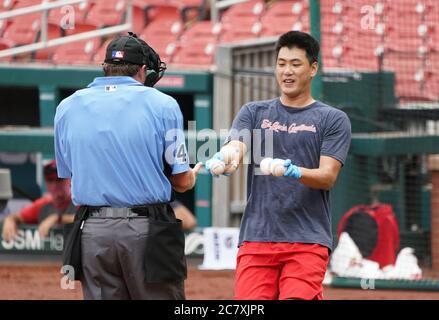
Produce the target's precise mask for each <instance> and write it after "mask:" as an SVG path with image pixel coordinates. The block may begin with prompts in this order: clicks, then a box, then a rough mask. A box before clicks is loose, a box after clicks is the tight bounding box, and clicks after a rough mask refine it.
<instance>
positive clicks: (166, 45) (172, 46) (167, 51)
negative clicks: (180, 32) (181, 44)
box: [147, 36, 178, 64]
mask: <svg viewBox="0 0 439 320" xmlns="http://www.w3.org/2000/svg"><path fill="white" fill-rule="evenodd" d="M147 43H148V45H150V46H151V47H152V48H153V49H154V51H155V52H157V54H158V55H159V56H160V59H161V60H162V61H164V62H166V63H167V64H169V63H170V62H171V61H172V58H173V56H174V54H175V52H176V51H177V48H178V43H177V40H176V39H175V37H173V36H168V37H153V38H150V39H149V40H148V41H147Z"/></svg>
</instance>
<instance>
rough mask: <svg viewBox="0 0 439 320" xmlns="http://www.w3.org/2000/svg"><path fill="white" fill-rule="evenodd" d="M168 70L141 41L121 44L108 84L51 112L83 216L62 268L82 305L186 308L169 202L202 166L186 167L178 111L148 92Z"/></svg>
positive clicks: (115, 46)
mask: <svg viewBox="0 0 439 320" xmlns="http://www.w3.org/2000/svg"><path fill="white" fill-rule="evenodd" d="M165 69H166V65H165V64H164V63H163V62H161V61H160V57H159V56H158V55H157V54H156V53H155V51H154V50H153V49H152V48H151V47H149V46H148V44H147V43H146V42H145V41H143V40H141V39H139V38H137V36H136V35H135V34H133V33H131V32H130V33H129V35H127V36H118V37H116V38H115V39H113V40H112V41H111V42H110V43H109V45H108V47H107V51H106V57H105V62H104V63H103V70H104V74H105V77H98V78H95V79H94V81H93V82H92V83H91V84H89V85H88V86H87V88H85V89H82V90H79V91H77V92H75V93H74V94H73V95H71V96H70V97H68V98H66V99H65V100H63V101H62V102H61V103H60V105H59V106H58V108H57V111H56V115H55V153H56V160H57V164H58V175H59V177H61V178H71V181H72V200H73V202H74V204H76V205H79V206H81V207H80V210H78V213H77V214H76V217H75V222H74V223H73V224H72V225H71V226H69V228H68V229H67V230H66V243H65V248H64V253H63V262H64V264H69V265H71V266H72V267H73V268H74V270H73V272H74V276H75V279H78V280H80V281H81V283H82V288H83V293H84V298H85V299H185V292H184V280H185V278H186V273H187V270H186V260H185V256H184V234H183V232H182V228H181V221H180V220H177V219H176V218H175V215H174V212H173V210H172V208H171V207H170V205H169V202H170V201H171V200H172V198H173V197H172V194H173V190H172V189H174V190H176V191H177V192H185V191H187V190H189V189H192V188H193V186H194V185H195V181H196V177H197V174H198V171H199V169H200V167H201V163H198V164H197V165H196V166H195V167H194V168H193V169H191V168H190V167H189V163H188V156H187V152H186V146H185V138H184V133H183V117H182V114H181V111H180V108H179V106H178V104H177V102H176V101H175V100H174V99H173V98H172V97H170V96H168V95H166V94H163V93H161V92H160V91H158V90H156V89H154V88H152V87H153V86H154V84H155V83H156V82H157V81H158V80H160V78H161V77H162V76H163V73H164V71H165ZM70 276H71V275H70Z"/></svg>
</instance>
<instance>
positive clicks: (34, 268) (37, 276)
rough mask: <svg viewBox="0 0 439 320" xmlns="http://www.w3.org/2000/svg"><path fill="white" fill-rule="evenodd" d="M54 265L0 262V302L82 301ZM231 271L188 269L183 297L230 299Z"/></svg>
mask: <svg viewBox="0 0 439 320" xmlns="http://www.w3.org/2000/svg"><path fill="white" fill-rule="evenodd" d="M60 272H61V266H60V264H59V263H58V262H39V263H35V262H13V263H12V262H2V263H1V264H0V287H1V288H2V290H0V299H2V300H6V299H37V300H39V299H54V300H57V299H64V300H70V299H82V292H81V284H80V283H79V282H75V288H74V289H73V290H72V289H70V290H63V289H61V286H60V283H61V273H60ZM233 282H234V272H233V271H202V270H198V268H197V264H196V263H192V264H190V266H189V274H188V279H187V281H186V296H187V299H189V300H224V299H233ZM324 296H325V299H327V300H352V299H357V300H363V299H365V300H377V299H379V300H383V299H395V300H396V299H409V300H414V299H434V300H439V292H419V291H391V290H356V289H355V290H354V289H338V288H337V289H335V288H329V287H326V288H325V292H324Z"/></svg>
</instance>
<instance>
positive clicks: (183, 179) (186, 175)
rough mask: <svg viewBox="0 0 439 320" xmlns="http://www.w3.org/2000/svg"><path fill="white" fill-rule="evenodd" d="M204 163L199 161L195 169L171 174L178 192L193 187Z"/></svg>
mask: <svg viewBox="0 0 439 320" xmlns="http://www.w3.org/2000/svg"><path fill="white" fill-rule="evenodd" d="M202 165H203V163H202V162H198V163H197V164H196V165H195V167H194V168H193V169H189V170H188V171H186V172H183V173H179V174H176V175H172V176H170V177H169V180H170V181H171V184H172V187H173V188H174V190H175V191H177V192H186V191H188V190H190V189H192V188H193V187H194V186H195V183H196V182H197V176H198V172H199V171H200V169H201V166H202Z"/></svg>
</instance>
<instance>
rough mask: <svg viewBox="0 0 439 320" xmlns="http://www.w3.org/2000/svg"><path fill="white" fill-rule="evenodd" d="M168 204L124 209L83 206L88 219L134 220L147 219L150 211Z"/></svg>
mask: <svg viewBox="0 0 439 320" xmlns="http://www.w3.org/2000/svg"><path fill="white" fill-rule="evenodd" d="M166 205H168V203H156V204H148V205H136V206H132V207H126V208H115V207H109V206H85V207H86V208H87V210H88V213H89V217H90V218H135V217H149V216H150V209H151V208H154V207H155V208H157V207H162V208H165V206H166Z"/></svg>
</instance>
